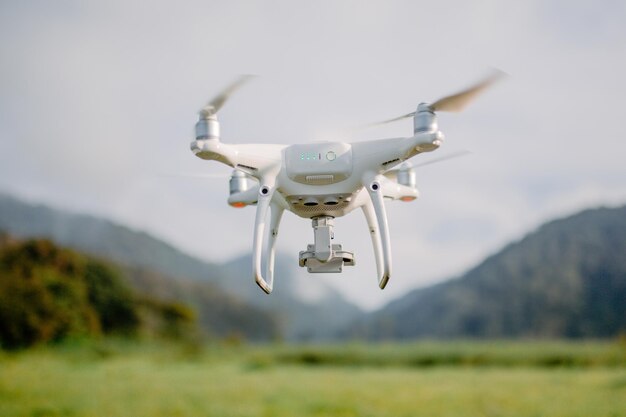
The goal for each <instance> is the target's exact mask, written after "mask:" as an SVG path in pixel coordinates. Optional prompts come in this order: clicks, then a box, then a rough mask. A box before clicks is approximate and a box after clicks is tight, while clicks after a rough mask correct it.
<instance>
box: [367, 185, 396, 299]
mask: <svg viewBox="0 0 626 417" xmlns="http://www.w3.org/2000/svg"><path fill="white" fill-rule="evenodd" d="M387 181H389V180H387V179H386V178H385V177H383V176H382V175H376V176H374V175H365V176H364V181H363V186H364V187H365V189H366V190H367V192H368V194H369V196H370V201H371V204H372V207H373V208H374V215H375V217H376V223H377V226H378V233H379V239H380V243H381V249H382V256H381V258H382V268H381V269H382V274H379V277H378V286H379V287H380V288H381V289H383V288H385V286H386V285H387V282H388V281H389V277H390V276H391V243H390V239H389V226H388V224H387V213H386V211H385V202H384V199H383V184H385V182H387ZM366 213H367V212H366ZM366 216H367V214H366ZM370 216H371V214H370ZM374 250H376V243H374ZM377 259H378V255H377Z"/></svg>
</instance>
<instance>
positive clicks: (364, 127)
mask: <svg viewBox="0 0 626 417" xmlns="http://www.w3.org/2000/svg"><path fill="white" fill-rule="evenodd" d="M413 116H415V112H414V111H413V112H411V113H407V114H403V115H402V116H398V117H394V118H393V119H387V120H381V121H379V122H374V123H367V124H364V125H361V126H358V127H357V129H359V130H361V129H369V128H370V127H376V126H382V125H386V124H387V123H393V122H397V121H398V120H403V119H408V118H409V117H413Z"/></svg>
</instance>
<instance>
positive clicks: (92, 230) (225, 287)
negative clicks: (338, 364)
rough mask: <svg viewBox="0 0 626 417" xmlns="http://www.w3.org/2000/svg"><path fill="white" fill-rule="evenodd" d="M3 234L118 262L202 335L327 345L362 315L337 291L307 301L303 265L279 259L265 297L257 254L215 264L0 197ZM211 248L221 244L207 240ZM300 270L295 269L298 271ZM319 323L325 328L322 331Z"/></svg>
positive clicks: (85, 219) (96, 221)
mask: <svg viewBox="0 0 626 417" xmlns="http://www.w3.org/2000/svg"><path fill="white" fill-rule="evenodd" d="M0 230H5V231H7V232H9V233H11V234H12V235H13V236H16V237H18V238H22V239H25V238H40V237H45V238H48V239H50V240H52V241H53V242H55V243H56V244H58V245H62V246H64V247H68V248H72V249H74V250H77V251H79V252H81V253H86V254H90V255H93V256H97V257H98V258H100V259H106V260H108V261H111V262H115V263H116V264H117V265H119V266H120V267H121V268H122V269H123V271H122V272H123V274H122V275H123V278H124V279H127V280H128V282H129V283H130V284H131V286H133V288H134V290H135V291H136V292H138V293H140V294H143V295H145V296H148V297H156V298H159V299H163V298H166V299H173V300H176V301H177V302H179V303H182V304H186V305H190V306H192V307H193V308H194V310H195V311H196V314H197V319H198V324H199V326H200V327H201V330H202V332H204V333H206V334H209V335H211V336H213V337H218V338H220V337H233V335H238V337H241V338H246V339H249V340H255V341H270V340H275V339H278V338H284V339H287V340H315V339H328V338H330V337H332V336H333V335H334V334H335V333H336V332H337V331H338V330H339V329H341V328H342V327H343V326H345V325H347V324H348V323H350V322H351V321H353V320H354V319H356V318H357V317H358V315H360V314H361V310H360V309H358V308H357V307H356V306H354V305H352V304H351V303H349V302H347V301H346V300H345V299H344V298H343V297H342V296H341V295H340V294H339V293H338V292H337V291H336V290H334V289H332V288H331V287H329V286H328V287H323V288H320V286H324V284H323V283H322V282H321V281H320V282H318V283H316V286H317V288H316V290H317V292H319V291H320V290H321V291H323V292H324V297H321V298H319V299H317V300H315V301H311V299H310V298H309V299H307V298H306V297H303V292H302V290H301V286H302V285H303V284H306V285H308V283H309V280H308V279H306V278H308V277H304V276H302V275H298V272H300V271H299V268H298V267H297V263H296V262H295V261H294V260H293V259H292V258H289V261H288V262H287V261H286V258H285V257H282V256H277V260H276V261H277V262H276V265H275V269H276V274H277V276H280V277H281V284H280V285H279V286H278V287H277V288H276V289H275V290H274V292H273V293H272V296H271V297H263V296H261V294H260V293H259V289H258V287H257V286H256V285H254V280H253V279H252V268H251V263H250V255H245V256H244V257H243V258H241V259H236V260H233V261H231V262H228V263H225V264H222V265H215V264H211V263H208V262H206V261H203V260H200V259H198V258H194V257H192V256H189V255H187V254H185V253H182V252H181V251H180V250H178V249H176V248H174V247H172V246H171V245H169V244H167V243H166V242H163V241H162V240H159V239H156V238H154V237H153V236H150V235H149V234H147V233H143V232H139V231H135V230H131V229H129V228H127V227H124V226H121V225H119V224H115V223H113V222H111V221H108V220H105V219H101V218H97V217H93V216H87V215H81V214H74V213H70V212H66V211H61V210H56V209H53V208H50V207H47V206H44V205H33V204H28V203H25V202H22V201H19V200H17V199H15V198H13V197H11V196H9V195H6V194H2V193H0ZM206 243H207V245H216V246H215V253H216V254H219V253H220V248H219V247H218V246H219V239H215V238H214V237H211V236H208V237H207V242H206ZM294 269H296V271H295V273H294ZM319 323H325V325H324V326H320V325H319Z"/></svg>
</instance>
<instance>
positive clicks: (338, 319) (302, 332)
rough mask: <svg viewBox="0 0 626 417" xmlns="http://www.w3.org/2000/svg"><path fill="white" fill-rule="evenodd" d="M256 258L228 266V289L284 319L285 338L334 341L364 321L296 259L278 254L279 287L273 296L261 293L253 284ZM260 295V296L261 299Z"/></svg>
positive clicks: (355, 310)
mask: <svg viewBox="0 0 626 417" xmlns="http://www.w3.org/2000/svg"><path fill="white" fill-rule="evenodd" d="M251 257H252V255H250V254H248V255H245V256H242V257H240V258H237V259H234V260H232V261H230V262H228V263H227V264H224V265H223V267H224V271H225V275H226V276H227V277H228V278H227V279H225V280H224V281H223V282H222V285H223V287H224V288H225V289H227V290H230V291H232V292H236V293H237V294H239V295H240V296H242V297H244V298H245V299H246V300H248V301H249V302H250V303H252V304H253V305H255V306H257V307H259V308H263V309H271V310H272V311H274V312H276V313H277V314H278V316H279V317H282V318H283V319H286V318H288V319H289V323H284V324H285V326H284V327H283V329H284V332H285V333H284V336H285V338H287V339H288V340H299V341H307V340H319V339H330V338H333V337H334V336H335V334H336V333H337V330H338V329H341V328H343V327H345V326H346V325H348V324H349V323H350V322H352V321H354V320H355V319H356V318H357V317H360V316H361V314H362V312H361V310H360V309H359V308H357V307H356V306H355V305H353V304H350V303H348V302H346V301H345V299H344V298H343V297H342V296H341V295H340V294H339V293H338V292H337V291H336V290H334V289H332V288H331V287H329V286H328V285H326V284H325V283H324V282H322V281H321V280H319V279H315V275H311V274H309V273H308V272H306V270H304V269H303V268H300V267H299V266H298V265H297V264H296V263H295V262H294V261H293V258H291V257H289V256H287V255H285V254H282V253H277V254H276V262H275V265H274V270H275V272H274V276H275V278H274V279H275V280H276V286H275V288H274V290H273V291H272V294H271V295H270V296H264V295H263V294H260V293H259V291H260V290H259V288H258V287H257V286H256V285H255V284H253V279H252V278H251V277H252V276H253V275H252V263H251ZM259 294H260V296H259Z"/></svg>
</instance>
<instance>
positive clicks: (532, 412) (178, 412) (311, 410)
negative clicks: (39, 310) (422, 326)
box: [0, 341, 626, 417]
mask: <svg viewBox="0 0 626 417" xmlns="http://www.w3.org/2000/svg"><path fill="white" fill-rule="evenodd" d="M0 416H2V417H13V416H32V417H35V416H37V417H44V416H133V417H148V416H150V417H153V416H163V417H166V416H167V417H169V416H224V417H227V416H395V417H399V416H585V417H588V416H626V347H624V346H623V344H619V343H585V344H573V343H532V342H515V343H511V342H496V343H486V342H480V343H478V342H462V343H452V342H450V343H443V342H441V343H435V342H433V343H427V342H425V343H412V344H393V345H363V344H348V345H342V346H282V345H277V346H258V347H255V346H227V345H216V346H209V347H198V346H181V345H163V344H159V345H156V344H132V343H128V342H123V341H116V342H112V341H105V342H99V343H82V344H68V345H63V346H57V347H54V348H41V349H37V350H33V351H27V352H21V353H12V354H8V353H3V354H0Z"/></svg>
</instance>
